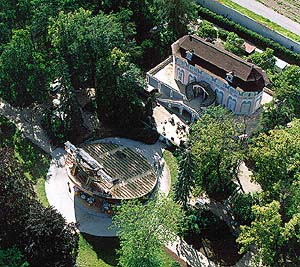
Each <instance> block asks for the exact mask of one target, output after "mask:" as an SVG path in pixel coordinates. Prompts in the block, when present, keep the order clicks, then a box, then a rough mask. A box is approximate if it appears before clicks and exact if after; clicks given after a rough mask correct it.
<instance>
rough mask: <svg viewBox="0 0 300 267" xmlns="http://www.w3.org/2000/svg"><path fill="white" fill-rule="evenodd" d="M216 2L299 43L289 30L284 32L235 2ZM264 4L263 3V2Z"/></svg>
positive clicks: (274, 24) (221, 0) (222, 0)
mask: <svg viewBox="0 0 300 267" xmlns="http://www.w3.org/2000/svg"><path fill="white" fill-rule="evenodd" d="M217 1H218V2H220V3H222V4H224V5H226V6H228V7H231V8H233V9H235V10H237V11H239V12H240V13H242V14H245V15H246V16H248V17H250V18H252V19H254V20H256V21H257V22H259V23H261V24H263V25H265V26H266V27H268V28H270V29H272V30H274V31H277V32H279V33H281V34H282V35H284V36H286V37H289V38H291V39H293V40H295V41H300V36H299V35H297V34H295V33H293V32H290V31H289V30H286V29H285V28H283V27H281V26H279V25H278V24H276V23H274V22H272V21H270V20H269V19H267V18H265V17H263V16H260V15H258V14H257V13H255V12H253V11H251V10H248V9H247V8H244V7H242V6H240V5H238V4H237V3H235V2H232V1H231V0H217ZM264 2H265V1H264Z"/></svg>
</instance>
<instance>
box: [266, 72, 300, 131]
mask: <svg viewBox="0 0 300 267" xmlns="http://www.w3.org/2000/svg"><path fill="white" fill-rule="evenodd" d="M273 89H274V90H275V95H274V98H273V100H272V102H270V103H268V104H267V105H266V107H265V108H264V110H263V113H262V117H261V122H260V123H261V127H262V130H263V131H267V130H270V129H273V128H274V127H276V126H279V125H286V124H287V123H288V122H290V121H291V120H292V119H293V118H300V101H299V98H300V67H299V66H288V67H287V68H285V69H284V70H283V71H282V72H281V73H279V74H277V75H275V76H274V77H273Z"/></svg>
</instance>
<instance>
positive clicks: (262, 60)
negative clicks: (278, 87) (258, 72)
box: [248, 48, 276, 73]
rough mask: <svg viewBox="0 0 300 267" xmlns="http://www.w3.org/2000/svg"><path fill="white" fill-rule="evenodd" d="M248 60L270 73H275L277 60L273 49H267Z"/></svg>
mask: <svg viewBox="0 0 300 267" xmlns="http://www.w3.org/2000/svg"><path fill="white" fill-rule="evenodd" d="M248 59H250V60H251V62H253V63H254V64H255V65H257V66H259V67H261V68H262V69H263V70H265V71H267V72H268V73H273V72H274V68H275V63H276V58H275V57H274V51H273V50H272V49H270V48H267V49H266V50H265V51H264V52H262V53H258V52H255V53H254V54H252V55H250V56H249V57H248Z"/></svg>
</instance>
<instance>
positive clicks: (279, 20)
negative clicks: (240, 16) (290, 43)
mask: <svg viewBox="0 0 300 267" xmlns="http://www.w3.org/2000/svg"><path fill="white" fill-rule="evenodd" d="M231 1H232V2H235V3H237V4H239V5H240V6H243V7H245V8H247V9H249V10H251V11H253V12H255V13H257V14H259V15H261V16H263V17H265V18H267V19H269V20H271V21H273V22H275V23H276V24H278V25H280V26H281V27H283V28H285V29H287V30H289V31H291V32H293V33H296V34H299V35H300V24H299V23H297V22H294V21H292V20H291V19H289V18H287V17H285V16H283V15H281V14H279V13H277V12H275V11H274V10H272V9H271V8H268V7H266V6H265V5H263V4H261V3H259V2H257V1H255V0H231Z"/></svg>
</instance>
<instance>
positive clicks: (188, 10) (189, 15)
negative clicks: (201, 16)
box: [155, 0, 197, 44]
mask: <svg viewBox="0 0 300 267" xmlns="http://www.w3.org/2000/svg"><path fill="white" fill-rule="evenodd" d="M155 3H156V5H157V12H158V16H157V18H158V24H159V25H160V26H161V27H162V29H165V30H163V31H162V35H164V36H166V43H167V44H168V43H171V42H173V41H175V40H176V39H178V38H180V37H182V36H183V35H185V34H187V33H188V24H189V23H190V22H191V21H192V19H194V18H195V16H196V10H197V7H196V4H195V2H194V1H192V0H155Z"/></svg>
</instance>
